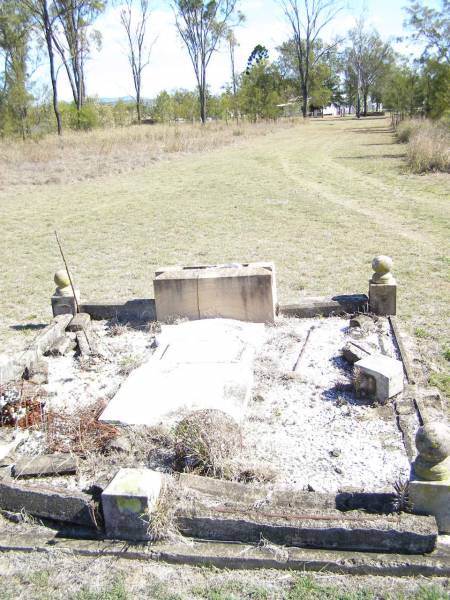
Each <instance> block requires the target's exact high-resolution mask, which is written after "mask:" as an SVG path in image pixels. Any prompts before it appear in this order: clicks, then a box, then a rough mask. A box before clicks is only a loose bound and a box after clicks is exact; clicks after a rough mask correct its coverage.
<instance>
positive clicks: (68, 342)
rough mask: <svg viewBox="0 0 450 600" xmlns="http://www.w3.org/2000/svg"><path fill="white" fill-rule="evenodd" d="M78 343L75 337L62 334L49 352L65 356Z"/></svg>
mask: <svg viewBox="0 0 450 600" xmlns="http://www.w3.org/2000/svg"><path fill="white" fill-rule="evenodd" d="M76 345H77V344H76V341H75V339H72V338H70V337H69V336H68V335H62V336H61V337H59V338H58V339H57V340H56V342H55V343H54V344H53V346H52V347H51V348H50V350H49V354H51V355H52V356H65V355H66V354H67V353H68V352H71V351H72V350H75V348H76Z"/></svg>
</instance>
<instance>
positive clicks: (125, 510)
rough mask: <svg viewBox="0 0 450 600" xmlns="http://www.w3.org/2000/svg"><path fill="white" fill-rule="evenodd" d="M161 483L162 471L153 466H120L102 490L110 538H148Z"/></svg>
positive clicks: (107, 532) (107, 531)
mask: <svg viewBox="0 0 450 600" xmlns="http://www.w3.org/2000/svg"><path fill="white" fill-rule="evenodd" d="M161 486H162V474H161V473H158V472H157V471H152V470H151V469H120V470H119V472H118V473H117V475H116V476H115V477H114V479H113V480H112V481H111V483H110V484H109V485H108V487H107V488H106V489H105V490H104V491H103V493H102V507H103V516H104V519H105V528H106V534H107V536H108V537H110V538H113V539H120V540H135V541H138V540H149V539H151V536H150V535H149V532H148V529H149V524H150V519H151V513H152V512H153V511H154V509H155V506H156V503H157V501H158V498H159V494H160V491H161Z"/></svg>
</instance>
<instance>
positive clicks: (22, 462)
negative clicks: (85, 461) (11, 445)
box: [12, 454, 77, 478]
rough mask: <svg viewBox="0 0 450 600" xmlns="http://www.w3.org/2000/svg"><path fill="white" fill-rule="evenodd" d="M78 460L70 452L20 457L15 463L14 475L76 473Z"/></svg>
mask: <svg viewBox="0 0 450 600" xmlns="http://www.w3.org/2000/svg"><path fill="white" fill-rule="evenodd" d="M76 470H77V461H76V460H75V458H74V457H73V456H71V455H70V454H44V455H42V456H34V457H32V458H20V459H19V460H17V461H16V462H15V464H14V467H13V470H12V474H13V476H14V477H17V478H19V477H33V476H35V477H40V476H41V475H63V474H68V473H75V472H76Z"/></svg>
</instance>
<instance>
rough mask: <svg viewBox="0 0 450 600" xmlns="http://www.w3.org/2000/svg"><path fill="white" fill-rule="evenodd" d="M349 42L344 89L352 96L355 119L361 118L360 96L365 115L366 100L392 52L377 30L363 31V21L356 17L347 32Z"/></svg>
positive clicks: (386, 65) (365, 114)
mask: <svg viewBox="0 0 450 600" xmlns="http://www.w3.org/2000/svg"><path fill="white" fill-rule="evenodd" d="M348 35H349V39H350V41H351V43H352V45H351V47H349V48H348V49H347V51H346V62H347V66H346V77H347V80H348V83H347V87H348V90H349V91H350V89H351V90H353V94H355V95H356V116H357V117H358V118H359V117H360V116H361V97H362V101H363V114H364V116H367V101H368V97H369V94H370V93H371V91H373V90H374V89H375V85H376V83H377V81H378V80H379V79H380V78H381V77H382V75H383V73H386V72H387V71H386V69H387V67H388V65H389V64H390V62H391V61H392V57H393V53H392V49H391V46H390V44H389V43H387V42H383V40H382V39H381V38H380V35H379V34H378V32H377V31H375V30H373V31H367V30H366V29H365V26H364V20H363V19H362V18H360V19H359V20H358V21H357V23H356V25H355V27H354V28H353V29H352V30H351V31H349V34H348Z"/></svg>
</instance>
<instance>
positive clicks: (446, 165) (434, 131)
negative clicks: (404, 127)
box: [408, 122, 450, 173]
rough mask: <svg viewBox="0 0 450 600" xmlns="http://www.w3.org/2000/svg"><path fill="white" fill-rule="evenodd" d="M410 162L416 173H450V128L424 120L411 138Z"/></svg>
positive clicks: (409, 148) (409, 146) (409, 147)
mask: <svg viewBox="0 0 450 600" xmlns="http://www.w3.org/2000/svg"><path fill="white" fill-rule="evenodd" d="M408 162H409V164H410V165H411V168H412V170H413V171H414V172H415V173H426V172H427V171H441V172H443V173H450V128H449V127H447V126H445V125H444V124H442V125H441V124H435V123H430V122H424V123H423V125H422V127H419V128H418V129H417V130H416V131H415V132H414V133H413V134H412V135H411V137H410V139H409V143H408Z"/></svg>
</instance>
